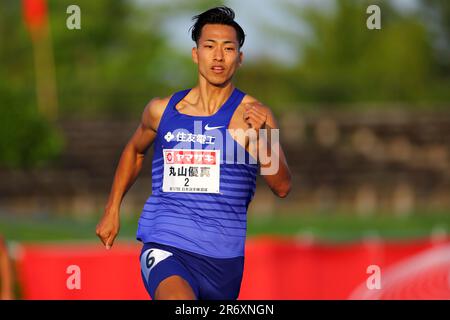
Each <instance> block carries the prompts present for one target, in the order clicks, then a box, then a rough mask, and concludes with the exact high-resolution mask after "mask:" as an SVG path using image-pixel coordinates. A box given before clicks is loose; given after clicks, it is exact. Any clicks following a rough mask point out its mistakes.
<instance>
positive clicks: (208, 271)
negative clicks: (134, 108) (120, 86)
mask: <svg viewBox="0 0 450 320" xmlns="http://www.w3.org/2000/svg"><path fill="white" fill-rule="evenodd" d="M193 20H194V21H195V24H194V25H193V27H192V39H193V40H194V41H195V43H196V47H194V48H193V49H192V58H193V61H194V62H195V63H196V64H197V65H198V84H197V86H196V87H194V88H192V89H188V90H184V91H180V92H177V93H175V94H173V95H172V96H170V97H167V98H162V99H159V98H155V99H153V100H151V101H150V102H149V104H148V105H147V106H146V107H145V110H144V112H143V115H142V119H141V123H140V125H139V126H138V128H137V130H136V132H135V133H134V135H133V137H132V138H131V140H130V141H129V142H128V144H127V145H126V147H125V150H124V151H123V153H122V156H121V159H120V162H119V165H118V168H117V171H116V174H115V178H114V182H113V186H112V190H111V194H110V197H109V200H108V203H107V205H106V208H105V212H104V215H103V217H102V219H101V221H100V222H99V224H98V226H97V229H96V233H97V235H98V236H99V237H100V239H101V241H102V242H103V244H104V245H105V246H106V248H107V249H109V248H111V246H112V245H113V242H114V239H115V238H116V236H117V234H118V232H119V209H120V204H121V202H122V199H123V197H124V195H125V193H126V192H127V190H128V189H129V188H130V187H131V185H132V184H133V183H134V181H135V179H136V177H137V175H138V173H139V171H140V170H141V166H142V161H143V159H144V155H145V153H146V151H147V149H148V148H149V147H150V146H151V145H152V144H153V143H154V155H153V162H152V195H151V196H150V198H149V199H148V200H147V202H146V203H145V206H144V209H143V211H142V215H141V217H140V219H139V226H138V230H137V239H138V240H139V241H141V242H143V244H144V245H143V248H142V252H141V258H140V262H141V271H142V278H143V281H144V285H145V287H146V289H147V291H148V293H149V294H150V296H151V298H153V299H184V300H185V299H237V297H238V295H239V290H240V286H241V280H242V274H243V266H244V247H245V237H246V222H247V219H246V214H247V208H248V205H249V203H250V201H251V199H252V198H253V195H254V192H255V185H256V184H255V179H256V175H257V173H258V170H259V169H260V170H261V173H262V174H263V170H264V169H267V168H268V167H270V166H273V165H274V163H275V162H277V163H276V166H275V167H277V170H276V171H275V172H271V173H270V174H266V175H263V178H264V179H265V181H266V182H267V184H268V185H269V187H270V188H271V189H272V191H273V192H274V193H275V194H276V195H277V196H279V197H282V198H283V197H286V195H287V194H288V193H289V191H290V189H291V175H290V171H289V168H288V166H287V163H286V160H285V156H284V153H283V151H282V149H281V146H280V144H279V143H278V142H277V141H275V142H274V140H276V139H273V137H272V136H271V135H270V134H269V135H267V134H263V133H262V132H264V131H265V132H267V131H266V130H265V129H271V128H277V123H276V121H275V118H274V116H273V114H272V112H271V111H270V109H269V108H268V107H267V106H264V105H262V104H261V103H259V102H258V101H257V100H256V99H255V98H253V97H250V96H249V95H246V94H245V93H243V92H242V91H240V90H238V89H237V88H235V87H234V86H233V84H232V78H233V75H234V73H235V72H236V70H237V68H238V67H239V66H240V65H241V63H242V58H243V55H242V52H241V47H242V45H243V43H244V38H245V35H244V32H243V30H242V28H241V27H240V26H239V25H238V24H237V23H236V22H235V21H234V12H233V10H231V9H230V8H227V7H217V8H213V9H210V10H208V11H206V12H203V13H202V14H200V15H198V16H195V17H194V18H193ZM261 129H263V130H261ZM249 130H252V131H253V133H255V134H254V136H253V137H255V139H256V142H257V146H258V147H257V148H256V147H255V144H254V146H253V148H252V147H251V146H250V145H251V144H252V139H251V138H252V135H251V134H248V135H247V134H246V135H245V137H244V139H241V138H242V134H241V133H242V132H244V131H245V132H246V131H249ZM269 131H270V130H269ZM271 132H273V131H271ZM253 142H255V141H253ZM263 149H265V150H266V151H267V152H266V155H269V156H270V160H269V161H265V162H263V161H259V159H258V163H257V162H256V159H257V158H258V154H257V153H259V151H260V150H263ZM239 155H241V157H240V156H239ZM242 155H244V157H242ZM237 158H240V159H237ZM236 159H237V160H236ZM244 160H245V161H244ZM252 160H253V161H252Z"/></svg>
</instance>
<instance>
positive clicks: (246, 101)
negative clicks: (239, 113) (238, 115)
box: [239, 94, 272, 115]
mask: <svg viewBox="0 0 450 320" xmlns="http://www.w3.org/2000/svg"><path fill="white" fill-rule="evenodd" d="M246 105H253V106H255V107H257V108H258V109H259V110H261V111H263V112H265V113H267V114H270V115H272V110H271V109H270V107H269V106H267V105H266V104H264V103H262V102H261V101H259V100H258V99H256V98H255V97H252V96H250V95H248V94H247V95H245V97H244V99H242V102H241V105H240V106H239V108H242V109H244V110H245V106H246Z"/></svg>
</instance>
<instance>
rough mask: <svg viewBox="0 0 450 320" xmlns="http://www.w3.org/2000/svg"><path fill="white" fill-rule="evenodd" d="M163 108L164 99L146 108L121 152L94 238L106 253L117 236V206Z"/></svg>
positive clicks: (138, 168)
mask: <svg viewBox="0 0 450 320" xmlns="http://www.w3.org/2000/svg"><path fill="white" fill-rule="evenodd" d="M165 105H166V104H165V99H153V100H151V101H150V102H149V103H148V104H147V106H146V107H145V109H144V112H143V113H142V118H141V123H140V124H139V126H138V128H137V129H136V131H135V133H134V134H133V136H132V137H131V139H130V141H128V143H127V145H126V146H125V148H124V150H123V152H122V155H121V157H120V161H119V164H118V166H117V169H116V173H115V176H114V181H113V185H112V188H111V192H110V194H109V198H108V202H107V204H106V207H105V211H104V213H103V216H102V218H101V220H100V222H99V223H98V225H97V228H96V234H97V236H98V237H99V238H100V240H101V241H102V243H103V244H104V245H105V247H106V249H110V247H111V246H112V245H113V243H114V239H115V238H116V236H117V234H118V233H119V229H120V218H119V213H120V205H121V203H122V200H123V197H124V196H125V194H126V193H127V191H128V190H129V189H130V187H131V186H132V185H133V183H134V182H135V181H136V178H137V176H138V174H139V172H140V171H141V168H142V162H143V161H144V157H145V153H146V152H147V150H148V148H150V147H151V145H152V144H153V141H154V140H155V138H156V131H157V128H158V125H159V121H160V119H161V115H162V113H163V112H164V107H165Z"/></svg>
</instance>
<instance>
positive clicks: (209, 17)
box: [189, 6, 245, 48]
mask: <svg viewBox="0 0 450 320" xmlns="http://www.w3.org/2000/svg"><path fill="white" fill-rule="evenodd" d="M234 16H235V15H234V11H233V9H231V8H228V7H225V6H221V7H215V8H212V9H209V10H207V11H205V12H203V13H200V14H199V15H196V16H194V17H193V18H192V21H195V23H194V25H193V26H192V27H191V28H190V29H189V30H191V29H192V34H191V36H192V40H194V41H195V43H196V44H197V45H198V40H199V39H200V36H201V33H202V28H203V27H204V26H205V25H206V24H223V25H227V26H231V27H233V28H234V30H236V35H237V39H238V42H239V48H241V47H242V46H243V45H244V41H245V33H244V30H242V28H241V26H240V25H239V24H238V23H237V22H236V21H234Z"/></svg>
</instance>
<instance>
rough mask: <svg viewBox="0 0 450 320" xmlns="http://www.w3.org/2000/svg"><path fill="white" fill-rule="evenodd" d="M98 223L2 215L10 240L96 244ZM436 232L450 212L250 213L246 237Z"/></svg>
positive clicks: (349, 237)
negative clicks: (368, 214) (361, 214)
mask: <svg viewBox="0 0 450 320" xmlns="http://www.w3.org/2000/svg"><path fill="white" fill-rule="evenodd" d="M137 219H138V217H123V218H122V221H121V230H120V237H119V239H121V240H134V239H135V232H136V228H137ZM96 224H97V220H96V219H93V218H92V219H88V220H79V219H73V218H62V217H55V218H37V217H35V218H24V217H13V216H10V215H8V216H7V217H6V216H0V234H2V235H3V236H4V237H5V238H6V239H7V240H8V241H19V242H36V241H39V242H44V241H45V242H46V241H90V240H91V241H97V238H96V235H95V226H96ZM433 230H434V231H436V230H446V231H447V232H450V215H449V214H447V213H425V212H422V213H420V214H419V213H416V214H413V215H411V216H408V217H395V216H393V215H388V214H380V215H375V216H373V217H358V216H356V215H350V214H331V213H328V214H325V213H321V214H304V213H302V214H298V213H297V214H295V215H294V214H291V215H290V216H286V214H283V215H275V214H274V215H269V216H267V215H264V216H260V215H252V216H250V217H249V223H248V235H249V236H250V237H251V236H258V235H281V236H302V235H304V236H308V237H311V236H312V237H314V238H315V239H317V240H322V241H331V242H338V241H339V242H340V241H353V240H357V239H360V238H364V237H367V236H379V237H382V238H385V239H399V238H418V237H424V236H428V235H430V234H431V233H432V232H433Z"/></svg>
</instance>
